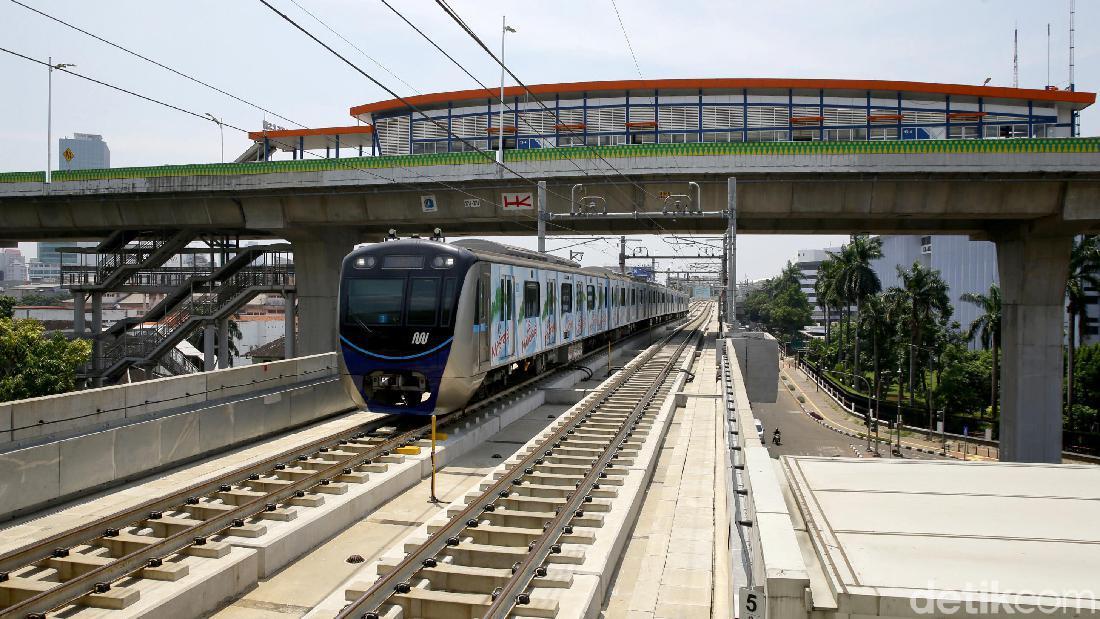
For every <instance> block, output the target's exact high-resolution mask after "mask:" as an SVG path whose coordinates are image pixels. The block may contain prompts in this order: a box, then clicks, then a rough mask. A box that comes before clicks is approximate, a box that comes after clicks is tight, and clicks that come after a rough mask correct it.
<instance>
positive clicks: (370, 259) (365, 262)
mask: <svg viewBox="0 0 1100 619" xmlns="http://www.w3.org/2000/svg"><path fill="white" fill-rule="evenodd" d="M376 262H378V260H377V259H376V258H375V257H374V256H359V257H358V258H356V259H355V268H357V269H370V268H373V267H374V264H375V263H376Z"/></svg>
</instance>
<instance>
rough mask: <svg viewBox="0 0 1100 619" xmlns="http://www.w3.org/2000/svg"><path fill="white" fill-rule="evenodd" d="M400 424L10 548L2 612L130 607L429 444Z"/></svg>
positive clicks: (388, 422) (279, 457)
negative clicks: (154, 588) (201, 562)
mask: <svg viewBox="0 0 1100 619" xmlns="http://www.w3.org/2000/svg"><path fill="white" fill-rule="evenodd" d="M598 352H599V351H594V352H593V353H590V354H589V355H586V357H589V356H591V355H594V354H598ZM556 373H557V371H551V372H548V373H546V374H544V375H541V376H538V377H535V378H532V379H529V380H527V381H525V382H523V383H521V384H519V385H516V386H514V387H511V388H509V389H506V390H505V391H502V392H500V393H498V394H495V395H492V396H490V397H488V398H486V399H484V400H482V401H480V402H478V403H476V404H474V405H471V406H469V407H467V408H466V409H465V410H464V411H462V412H461V413H459V414H455V415H450V416H448V417H445V418H443V419H442V420H441V423H440V429H441V430H446V429H448V428H449V427H452V426H455V425H456V424H462V423H471V422H474V423H476V421H477V420H478V419H479V418H480V415H481V414H482V413H488V414H490V415H491V414H492V411H494V410H497V409H498V407H499V406H500V405H502V404H506V403H507V402H509V401H511V400H513V399H514V398H516V397H519V396H521V395H522V394H524V393H529V392H530V391H532V390H533V389H536V388H537V385H538V383H540V382H542V381H545V380H548V379H549V378H550V377H552V376H554V375H555V374H556ZM471 420H472V421H471ZM395 425H396V423H395V418H392V417H389V418H386V417H384V418H381V419H379V420H375V421H373V422H371V423H370V424H367V425H364V426H360V427H357V428H353V429H349V430H345V431H343V432H341V433H338V434H333V435H329V436H326V437H323V438H320V439H317V440H314V441H311V442H310V443H307V444H305V445H300V446H298V447H296V448H295V449H293V450H290V451H287V452H284V453H279V454H276V455H273V456H271V457H268V458H264V459H263V460H262V461H259V462H256V463H254V464H251V465H250V466H248V467H245V468H238V469H235V470H233V471H231V472H227V473H226V474H224V475H220V476H218V477H216V478H214V479H209V480H206V481H204V482H202V483H200V484H194V485H192V486H189V487H186V488H182V489H180V491H178V492H175V493H172V494H170V495H169V496H165V497H160V498H157V499H154V500H150V501H146V502H144V503H142V504H140V505H138V506H135V507H133V508H130V509H127V510H124V511H120V512H118V513H115V514H112V515H110V516H107V517H104V518H100V519H96V520H94V521H92V522H89V523H86V524H84V525H82V526H79V527H76V528H73V529H70V530H67V531H63V532H60V533H57V534H54V535H51V536H50V537H48V538H45V539H42V540H38V541H36V543H34V544H33V545H29V546H26V547H24V548H20V549H17V550H14V551H11V552H8V553H6V554H4V555H2V556H0V616H5V617H7V616H25V617H32V618H36V617H45V616H46V615H47V613H51V612H52V611H58V612H59V613H61V614H71V613H73V612H75V611H76V610H78V609H79V608H82V607H90V608H100V609H113V610H123V609H126V608H127V607H129V606H131V605H132V604H134V603H135V602H136V601H137V600H138V599H139V598H140V595H141V594H140V590H141V589H142V586H141V584H140V583H141V581H142V580H143V579H145V580H151V581H178V580H180V579H183V578H185V577H186V576H187V575H188V571H189V564H193V563H191V562H189V561H187V560H181V558H189V557H200V558H221V557H225V556H226V555H228V554H229V553H230V551H231V549H232V548H231V547H232V546H233V545H234V544H232V543H230V542H229V541H226V540H227V539H238V540H239V539H241V538H258V537H261V536H263V535H264V534H265V533H266V532H267V528H268V526H267V525H268V524H275V523H277V522H282V521H290V520H293V519H295V518H296V517H297V514H298V510H297V509H296V508H310V507H319V506H321V505H323V504H324V502H325V498H324V497H325V495H329V496H332V495H342V494H345V493H346V492H347V491H348V488H349V484H363V483H365V482H366V481H367V479H368V477H369V476H370V475H371V474H372V473H385V472H386V471H387V469H388V468H389V467H390V465H393V464H400V463H402V462H403V461H404V459H405V457H406V456H410V455H414V454H416V453H418V452H419V449H420V446H425V445H426V444H427V443H428V438H429V432H430V426H428V425H424V426H420V427H416V428H413V429H409V430H401V429H398V428H397V427H395Z"/></svg>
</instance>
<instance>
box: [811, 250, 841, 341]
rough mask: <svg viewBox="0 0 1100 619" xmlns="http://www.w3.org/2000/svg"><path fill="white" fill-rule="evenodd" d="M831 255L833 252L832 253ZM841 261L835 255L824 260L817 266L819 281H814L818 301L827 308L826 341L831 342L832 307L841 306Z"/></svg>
mask: <svg viewBox="0 0 1100 619" xmlns="http://www.w3.org/2000/svg"><path fill="white" fill-rule="evenodd" d="M830 256H831V254H830ZM839 267H840V263H839V262H838V261H837V260H836V258H835V257H830V258H828V259H826V260H825V261H823V262H822V263H821V265H820V266H818V268H817V281H816V282H814V291H815V292H816V293H817V303H818V305H821V306H822V307H823V308H824V310H825V343H826V344H829V342H830V338H829V336H830V334H831V332H832V331H831V329H830V325H831V323H832V308H834V307H839V300H838V299H837V290H838V287H839V278H838V274H839V272H840V268H839Z"/></svg>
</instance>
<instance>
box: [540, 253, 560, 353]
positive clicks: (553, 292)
mask: <svg viewBox="0 0 1100 619" xmlns="http://www.w3.org/2000/svg"><path fill="white" fill-rule="evenodd" d="M543 274H544V275H545V278H544V281H545V285H544V286H543V290H544V291H545V292H546V298H545V299H544V300H543V302H542V348H543V350H546V349H549V348H551V347H553V346H554V345H555V344H557V343H558V274H557V273H555V272H554V271H543Z"/></svg>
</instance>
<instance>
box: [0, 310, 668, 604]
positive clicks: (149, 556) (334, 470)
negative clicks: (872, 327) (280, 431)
mask: <svg viewBox="0 0 1100 619" xmlns="http://www.w3.org/2000/svg"><path fill="white" fill-rule="evenodd" d="M674 320H675V319H674ZM661 324H667V323H661ZM657 326H659V325H653V326H652V327H650V328H656V327H657ZM634 335H638V334H631V336H629V337H633V336H634ZM629 337H627V338H621V339H620V340H619V341H625V340H626V339H629ZM603 352H604V349H603V348H602V347H596V348H595V349H593V350H592V351H590V352H588V353H586V354H585V355H583V356H582V357H581V359H587V358H590V357H592V356H594V355H598V354H602V353H603ZM579 360H580V359H578V361H579ZM560 371H571V369H570V368H568V367H566V368H558V369H555V370H551V371H549V372H545V373H543V374H541V375H538V376H534V377H532V378H530V379H528V380H526V381H524V382H522V383H520V384H518V385H515V386H512V387H509V388H507V389H505V390H503V391H500V392H498V393H495V394H492V395H490V396H488V397H486V398H483V399H482V400H479V401H478V402H476V403H474V404H471V405H469V406H467V407H466V408H464V409H463V410H462V411H460V412H457V413H452V414H449V415H446V416H445V417H443V418H442V420H441V421H442V425H440V426H439V428H440V429H446V428H449V427H450V426H452V425H454V424H455V423H459V422H461V421H463V420H465V419H467V418H469V417H472V416H477V415H478V414H480V413H481V412H483V411H484V410H485V409H487V408H489V407H491V406H493V405H495V404H496V403H498V402H499V401H500V400H503V399H506V398H509V397H512V396H513V395H515V394H516V393H517V392H520V391H524V390H527V389H530V388H532V387H533V386H534V385H535V384H536V383H540V382H543V381H546V380H549V379H550V378H552V377H553V376H554V375H556V374H557V373H558V372H560ZM393 422H394V419H393V417H392V416H387V417H385V418H382V419H378V420H373V421H371V422H368V423H367V424H363V425H361V426H358V427H355V428H349V429H347V430H344V431H341V432H338V433H334V434H331V435H328V436H325V437H322V438H319V439H316V440H314V441H310V442H309V443H307V444H305V445H301V446H298V447H296V448H294V449H290V450H287V451H284V452H281V453H280V454H278V455H276V456H271V457H268V458H265V459H263V460H261V461H259V462H257V463H254V464H252V465H249V466H246V467H241V468H238V469H234V470H233V471H232V472H230V473H226V474H223V475H219V476H218V477H216V478H213V479H210V480H208V481H204V482H200V483H197V484H193V485H191V486H188V487H186V488H184V489H182V490H180V491H177V492H174V493H172V494H171V495H167V496H164V497H160V498H157V499H152V500H150V501H146V502H143V503H141V504H139V505H137V506H134V507H132V508H127V509H126V510H124V511H122V512H118V513H116V514H112V515H110V516H107V517H104V518H101V519H97V520H95V521H93V522H90V523H87V524H85V525H82V526H80V527H77V528H74V529H69V530H67V531H63V532H60V533H58V534H55V535H52V536H50V537H47V538H45V539H43V540H38V541H36V542H34V544H33V545H30V546H25V547H23V548H19V549H16V550H13V551H9V552H8V553H6V554H4V555H2V556H0V574H6V573H7V572H10V571H11V570H14V569H18V568H22V567H25V566H28V565H31V564H34V563H36V562H38V561H41V560H43V559H45V558H47V557H48V556H49V554H50V552H51V551H52V550H53V549H55V548H61V549H67V548H68V547H71V546H75V545H79V544H90V543H93V542H94V541H95V540H97V539H100V538H102V537H110V536H111V535H113V534H116V533H115V531H117V530H120V529H122V528H125V527H127V526H131V525H134V524H135V523H136V522H141V521H144V520H145V519H146V517H147V516H148V515H150V514H151V513H154V512H164V511H172V510H177V509H178V510H179V511H186V510H187V505H189V504H193V503H197V500H198V499H197V497H199V496H203V495H209V494H213V493H215V492H216V491H218V490H219V489H220V488H221V487H223V486H224V485H226V484H227V483H230V484H232V483H233V482H237V483H238V484H239V483H241V482H243V481H244V480H245V479H247V478H249V477H250V476H253V475H255V474H257V473H264V472H269V471H272V470H273V469H275V470H277V469H278V467H280V466H281V465H282V464H283V463H284V462H288V461H292V460H297V459H302V458H303V457H308V456H309V455H310V454H317V453H318V452H319V450H321V449H325V448H326V447H328V446H332V445H333V443H336V444H337V447H339V445H341V444H344V443H346V442H347V441H348V440H352V439H357V438H378V437H369V436H367V434H368V433H370V432H373V431H376V430H377V429H379V428H381V427H384V426H385V425H388V424H391V423H393ZM367 428H370V429H367ZM430 431H431V425H430V424H425V425H422V426H418V427H416V428H413V429H411V430H407V431H405V432H400V433H398V434H397V435H394V436H391V437H385V438H384V440H383V442H382V443H380V444H378V445H374V446H371V447H370V448H369V449H368V450H367V451H365V452H362V453H359V454H357V455H355V456H352V457H350V458H345V459H343V460H341V461H338V462H335V463H334V464H332V465H330V466H327V467H325V468H324V469H320V470H317V471H315V472H314V473H312V474H310V475H308V476H306V477H303V478H301V479H298V480H295V481H293V482H290V483H288V484H286V485H283V486H281V487H279V488H277V489H275V490H271V491H269V492H267V493H266V494H264V495H262V496H258V497H255V498H253V499H250V500H248V501H247V502H245V503H242V504H240V505H237V506H235V507H234V509H232V510H229V511H225V512H223V513H222V514H219V515H216V516H213V517H211V518H208V519H206V520H204V521H203V522H202V523H201V524H197V525H195V526H194V527H190V528H187V529H184V530H182V531H179V532H177V533H174V534H171V535H168V536H166V537H164V538H161V539H160V540H159V541H157V542H155V543H153V544H149V545H147V546H144V547H142V548H140V549H138V550H135V551H133V552H131V553H128V554H126V555H124V556H121V557H117V558H115V559H114V560H113V561H112V562H111V563H108V564H104V565H102V566H98V567H96V568H94V569H91V570H89V571H87V572H84V573H82V574H81V575H79V576H77V577H74V578H72V579H69V580H67V581H64V582H61V583H58V585H57V586H55V587H52V588H50V589H48V590H46V591H42V592H40V593H38V594H35V595H33V596H31V597H29V598H27V599H25V600H23V601H21V602H19V603H16V604H13V605H11V606H9V607H7V608H0V616H3V617H7V616H13V615H18V614H20V613H22V614H24V615H31V616H33V615H42V614H45V613H47V612H50V611H52V610H56V609H57V608H60V607H63V606H66V605H68V604H71V603H73V602H75V601H76V600H79V599H80V598H82V597H84V596H86V595H88V594H92V593H95V592H97V591H103V590H109V588H110V583H113V582H115V581H117V580H119V579H121V578H124V577H126V576H129V575H131V574H134V573H135V572H138V571H140V570H142V569H144V568H145V567H148V566H150V561H163V559H164V558H165V557H167V556H170V555H172V554H176V553H179V552H180V551H182V550H184V549H186V548H187V547H189V546H192V545H205V544H206V542H207V538H208V537H210V536H211V535H216V534H218V533H220V532H222V531H225V530H227V529H230V528H232V527H233V526H240V525H239V524H237V523H238V522H239V521H243V520H246V519H248V518H251V517H254V516H256V515H258V514H261V513H263V512H265V511H270V509H271V506H272V505H277V504H278V503H282V502H285V501H286V499H288V498H291V497H293V496H295V495H297V496H302V494H300V493H304V492H305V490H306V489H307V488H313V487H316V486H318V485H327V484H328V483H330V482H331V480H332V479H333V478H335V477H339V476H340V475H342V474H349V473H350V471H349V469H354V468H356V467H358V466H362V465H363V464H367V463H369V462H370V461H372V460H374V459H376V458H379V457H385V456H387V455H389V454H390V452H392V451H393V450H394V449H396V448H397V447H401V446H405V445H408V444H409V443H412V442H414V441H416V440H419V439H423V438H425V437H427V436H428V435H429V433H430Z"/></svg>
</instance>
